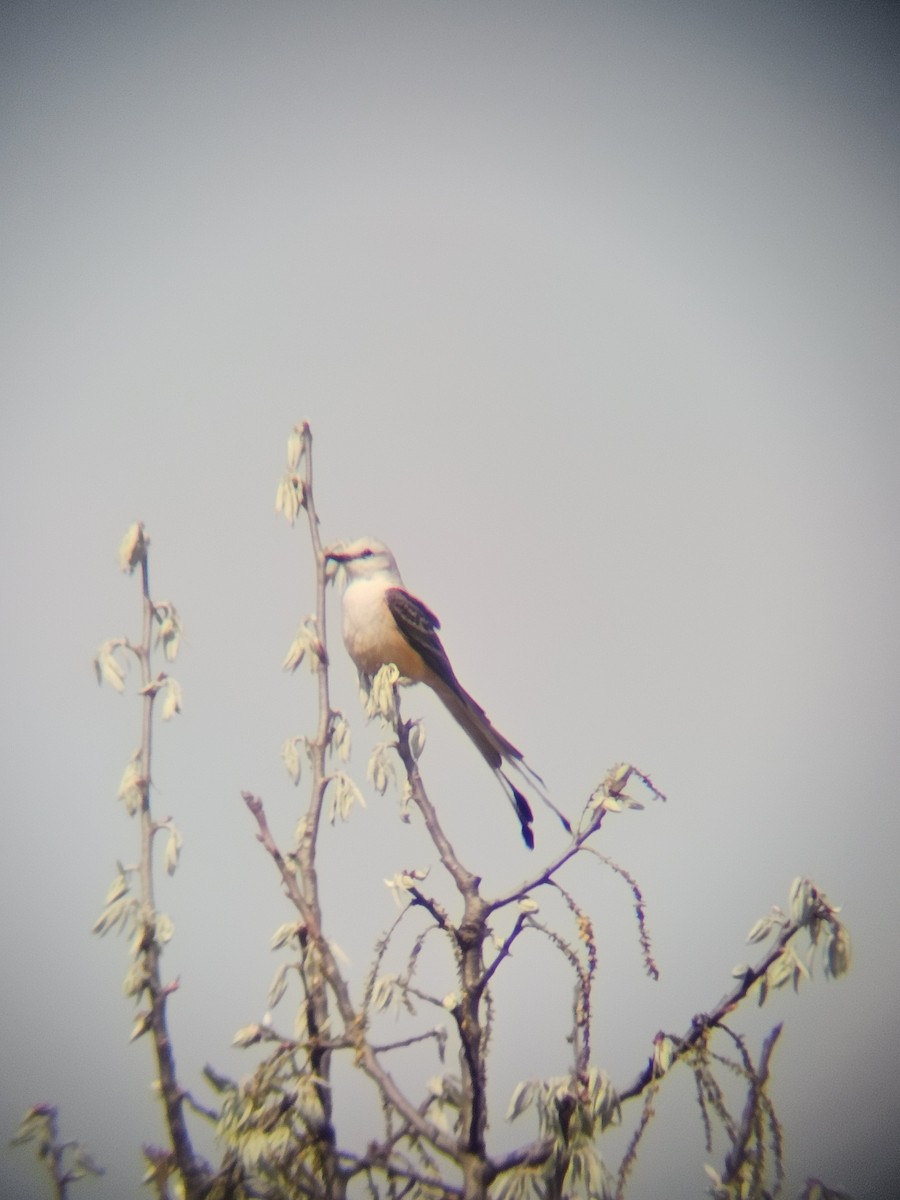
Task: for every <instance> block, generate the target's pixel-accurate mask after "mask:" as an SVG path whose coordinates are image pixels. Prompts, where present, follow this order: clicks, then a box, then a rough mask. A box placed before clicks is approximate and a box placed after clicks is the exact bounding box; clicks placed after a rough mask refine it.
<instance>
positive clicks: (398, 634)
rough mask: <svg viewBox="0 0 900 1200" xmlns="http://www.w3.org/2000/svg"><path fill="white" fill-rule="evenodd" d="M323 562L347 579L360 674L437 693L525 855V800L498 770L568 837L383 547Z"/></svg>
mask: <svg viewBox="0 0 900 1200" xmlns="http://www.w3.org/2000/svg"><path fill="white" fill-rule="evenodd" d="M328 557H329V558H332V559H334V560H335V562H339V563H343V564H344V566H345V567H346V570H347V575H348V577H349V581H348V583H347V589H346V591H345V592H344V605H343V635H344V645H345V646H346V647H347V652H348V654H349V655H350V657H351V658H352V659H353V661H354V663H355V664H356V666H357V668H358V670H359V672H360V674H361V675H364V676H366V677H367V678H369V679H371V678H372V676H374V675H375V674H376V673H377V671H378V670H379V668H381V667H383V666H384V665H385V664H386V663H395V664H396V666H397V669H398V670H399V672H400V674H401V675H404V676H406V678H407V679H411V680H412V681H413V682H414V683H425V684H427V685H428V687H430V688H431V689H432V690H433V691H434V692H436V693H437V694H438V696H439V697H440V698H441V700H442V701H443V702H444V704H445V705H446V707H447V708H448V709H449V711H450V713H451V715H452V716H453V717H455V718H456V720H457V722H458V723H459V724H460V725H461V726H462V728H463V729H464V730H465V732H466V733H467V734H468V735H469V737H470V738H471V739H472V741H473V742H474V743H475V745H476V746H477V747H478V750H479V751H480V753H481V755H482V757H483V758H484V759H485V761H486V762H487V764H488V766H489V767H490V768H491V770H492V771H493V772H494V774H495V775H496V776H497V779H498V780H499V782H500V785H501V786H502V788H503V790H504V792H505V793H506V797H507V799H508V800H509V802H510V803H511V804H512V806H513V810H514V811H515V814H516V816H517V817H518V819H519V824H520V826H521V827H522V837H523V838H524V839H525V844H526V845H527V846H528V847H529V849H531V848H533V847H534V834H533V833H532V830H531V825H532V822H533V820H534V816H533V814H532V811H531V806H530V805H529V803H528V801H527V800H526V799H525V797H524V796H523V795H522V793H521V792H520V791H519V789H518V788H517V787H516V786H515V785H514V784H513V783H512V781H511V780H510V779H509V777H508V776H507V775H506V774H505V772H504V771H503V770H502V767H503V764H504V763H506V764H508V765H509V766H511V767H512V768H513V769H514V770H516V771H518V772H519V773H520V774H521V775H522V776H523V778H525V779H526V780H527V781H528V783H529V784H530V785H531V787H532V788H533V789H534V790H535V791H536V792H537V794H538V795H539V796H540V797H541V799H542V800H543V801H544V803H545V804H547V805H549V807H550V808H552V809H553V811H554V812H555V813H556V815H557V816H558V817H559V819H560V820H561V821H562V823H563V825H564V826H565V827H566V829H568V830H569V832H570V833H571V827H570V825H569V822H568V821H567V820H566V818H565V817H564V816H563V815H562V813H561V812H559V810H558V809H557V808H556V807H555V806H554V805H553V804H551V803H550V800H549V799H548V798H547V796H546V795H545V794H544V791H543V787H544V783H543V780H542V779H541V777H540V776H539V775H537V774H535V772H534V771H532V770H531V768H530V767H529V766H528V765H527V764H526V762H525V759H524V758H523V757H522V753H521V751H519V750H517V749H516V747H515V746H514V745H513V744H512V742H508V741H507V740H506V738H505V737H504V736H503V734H502V733H499V732H498V731H497V730H496V729H495V728H494V726H493V725H492V724H491V722H490V721H489V720H488V717H487V714H486V713H485V711H484V709H483V708H482V707H481V706H480V705H479V704H476V702H475V701H474V700H473V699H472V697H471V696H470V695H469V693H468V692H467V691H466V690H465V688H464V687H463V686H462V684H461V683H460V682H459V680H458V679H457V678H456V675H455V673H454V671H453V668H452V667H451V665H450V660H449V659H448V658H447V654H446V652H445V650H444V647H443V646H442V645H441V639H440V638H439V637H438V634H437V631H438V629H439V628H440V621H438V619H437V617H436V616H435V615H434V613H433V612H432V611H431V609H429V608H426V606H425V605H424V604H423V603H422V601H421V600H418V599H417V598H416V597H415V596H413V595H411V594H410V593H409V592H408V591H407V590H406V588H404V586H403V580H402V579H401V578H400V572H399V571H398V570H397V564H396V562H395V561H394V556H393V554H391V552H390V550H388V548H387V546H385V545H384V544H383V543H382V542H377V541H375V540H374V539H372V538H360V539H359V541H356V542H351V543H350V545H348V546H343V547H340V548H337V547H335V548H334V549H332V550H329V551H328Z"/></svg>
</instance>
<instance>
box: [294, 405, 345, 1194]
mask: <svg viewBox="0 0 900 1200" xmlns="http://www.w3.org/2000/svg"><path fill="white" fill-rule="evenodd" d="M300 436H301V445H302V451H301V458H302V462H303V469H304V478H303V497H304V507H305V509H306V517H307V522H308V525H309V536H310V540H311V542H312V548H313V557H314V559H315V564H316V631H317V636H318V639H319V644H318V646H317V648H316V657H315V663H316V678H317V683H318V693H319V695H318V700H319V715H318V725H317V728H316V736H315V737H314V738H313V739H312V740H311V741H310V742H309V756H310V765H311V768H312V787H311V795H310V805H309V809H308V812H307V816H306V825H305V828H304V831H303V834H302V836H301V837H300V839H299V844H298V846H297V863H298V865H299V867H300V879H301V886H302V889H303V898H304V902H305V905H306V908H307V911H308V913H309V915H310V916H311V917H312V919H313V922H314V926H315V928H316V929H317V930H319V931H320V930H321V926H322V912H321V906H320V902H319V877H318V872H317V870H316V848H317V846H318V835H319V823H320V821H321V818H322V805H323V802H324V798H325V788H326V786H327V772H326V762H325V758H326V754H327V752H328V745H329V739H330V732H331V720H332V711H331V697H330V694H329V684H328V658H327V654H326V650H325V647H326V645H327V639H326V625H325V622H326V610H325V584H326V578H325V554H324V551H323V549H322V542H321V539H320V537H319V518H318V516H317V515H316V509H315V503H314V500H313V462H312V430H311V429H310V427H309V425H308V424H307V423H305V422H304V424H303V426H302V429H301V431H300ZM319 941H320V942H321V935H320V939H319ZM318 944H319V943H315V945H316V946H318ZM309 962H310V970H309V972H308V973H307V976H306V982H307V992H308V1000H309V1003H308V1005H307V1010H306V1011H307V1015H306V1022H307V1032H308V1034H309V1039H310V1042H311V1044H312V1050H311V1053H310V1067H311V1069H312V1072H313V1074H314V1076H315V1077H316V1079H317V1080H319V1081H320V1082H317V1084H316V1091H317V1094H318V1098H319V1103H320V1105H321V1107H322V1114H323V1122H322V1126H321V1128H320V1130H319V1132H320V1135H321V1144H322V1146H323V1153H322V1155H321V1162H320V1165H321V1169H322V1174H323V1177H324V1178H323V1182H324V1184H325V1187H326V1191H327V1194H328V1195H329V1197H330V1198H331V1197H333V1198H334V1200H338V1197H340V1196H341V1195H343V1193H344V1190H345V1183H344V1181H343V1178H342V1176H341V1174H340V1170H339V1167H338V1162H337V1158H336V1144H337V1139H336V1134H335V1129H334V1122H333V1098H332V1088H331V1059H332V1052H331V1049H330V1048H329V1047H328V1045H327V1044H325V1042H324V1041H323V1038H324V1037H325V1036H326V1030H327V1029H328V1025H329V1012H328V993H327V989H326V984H325V979H324V978H323V975H322V974H321V972H320V969H319V967H318V965H317V964H316V960H315V955H313V956H311V958H310V959H309Z"/></svg>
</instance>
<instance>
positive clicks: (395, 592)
mask: <svg viewBox="0 0 900 1200" xmlns="http://www.w3.org/2000/svg"><path fill="white" fill-rule="evenodd" d="M384 598H385V601H386V602H387V606H388V608H389V609H390V613H391V616H392V617H393V618H394V622H395V624H396V626H397V628H398V629H399V630H400V632H401V633H402V634H403V636H404V637H405V638H406V640H407V641H408V642H409V644H410V645H411V646H412V648H413V649H414V650H415V651H416V652H417V653H418V654H420V655H421V656H422V661H423V662H424V663H425V665H426V666H427V667H428V668H429V669H430V670H432V671H433V672H434V673H435V675H437V677H438V679H440V680H441V682H442V683H445V684H446V685H447V687H449V688H452V689H453V690H454V691H462V689H461V687H460V685H459V680H458V679H457V678H456V675H455V674H454V673H453V668H452V667H451V666H450V660H449V658H448V657H447V652H446V650H445V649H444V647H443V645H442V644H441V639H440V638H439V637H438V635H437V631H438V629H440V627H441V623H440V621H439V620H438V619H437V617H436V616H435V615H434V613H433V612H432V611H431V609H430V608H428V607H427V606H426V605H424V604H423V603H422V601H421V600H419V599H417V598H416V597H415V596H413V595H411V594H410V593H409V592H408V591H406V589H405V588H399V587H392V588H388V589H387V591H386V592H385V593H384Z"/></svg>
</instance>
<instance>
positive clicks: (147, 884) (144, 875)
mask: <svg viewBox="0 0 900 1200" xmlns="http://www.w3.org/2000/svg"><path fill="white" fill-rule="evenodd" d="M141 601H142V614H143V622H142V625H143V628H142V637H141V645H140V647H138V648H137V657H138V659H139V661H140V664H141V682H142V685H143V699H144V704H143V712H142V719H141V762H142V764H143V786H142V797H141V809H140V819H141V861H140V887H141V896H140V903H141V918H140V920H141V928H142V930H143V937H142V945H141V953H142V954H143V957H144V965H145V969H146V973H147V993H148V995H149V998H150V1013H149V1027H150V1032H151V1034H152V1037H153V1045H154V1049H155V1051H156V1061H157V1069H158V1074H159V1086H160V1095H161V1098H162V1103H163V1109H164V1111H165V1118H166V1124H167V1126H168V1129H169V1137H170V1139H171V1142H172V1152H173V1154H174V1157H175V1162H176V1163H177V1165H178V1170H179V1172H180V1173H181V1177H182V1179H183V1180H184V1186H185V1193H186V1195H187V1197H188V1200H200V1197H202V1196H203V1195H204V1194H205V1192H206V1171H205V1169H204V1168H203V1166H201V1164H200V1162H199V1161H198V1159H197V1157H196V1155H195V1153H194V1148H193V1145H192V1143H191V1137H190V1133H189V1132H188V1127H187V1122H186V1121H185V1117H184V1108H183V1105H184V1099H185V1093H184V1091H183V1090H182V1088H181V1086H180V1084H179V1083H178V1075H177V1072H176V1069H175V1052H174V1050H173V1048H172V1042H171V1038H170V1037H169V1028H168V1019H167V1015H166V1001H167V999H168V995H169V992H170V991H171V990H172V989H171V987H166V986H164V985H163V983H162V979H161V975H160V957H161V953H162V948H161V946H160V943H159V941H158V940H157V937H156V915H157V914H156V900H155V895H154V885H153V839H154V835H155V833H156V826H155V825H154V822H153V815H152V812H151V808H150V782H151V751H152V745H153V742H152V738H153V703H154V699H155V689H154V688H152V687H151V686H150V684H151V646H152V639H153V620H154V617H155V609H154V606H153V601H152V600H151V598H150V572H149V565H148V561H147V554H146V552H145V553H144V555H143V558H142V559H141Z"/></svg>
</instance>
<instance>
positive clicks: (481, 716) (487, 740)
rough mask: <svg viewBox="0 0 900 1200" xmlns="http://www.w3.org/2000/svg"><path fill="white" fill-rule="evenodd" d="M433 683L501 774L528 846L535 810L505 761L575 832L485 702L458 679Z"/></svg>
mask: <svg viewBox="0 0 900 1200" xmlns="http://www.w3.org/2000/svg"><path fill="white" fill-rule="evenodd" d="M432 687H433V688H434V691H435V692H437V694H438V696H440V698H441V700H442V701H443V703H444V705H445V707H446V708H447V711H448V712H449V713H450V714H451V716H452V717H454V718H455V720H456V722H457V724H458V725H460V726H461V727H462V729H463V730H464V731H465V732H466V733H467V734H468V735H469V737H470V738H471V739H472V741H473V742H474V743H475V746H476V747H477V749H478V751H479V753H480V754H481V756H482V758H484V760H485V762H486V763H487V764H488V766H489V767H490V768H491V770H492V771H493V772H494V774H495V775H496V776H497V780H498V782H499V783H500V786H501V787H502V788H503V791H504V793H505V795H506V798H507V800H509V802H510V804H511V805H512V808H513V812H514V813H515V814H516V817H517V819H518V821H519V825H520V827H521V830H522V838H523V840H524V842H525V845H526V846H527V847H528V849H529V850H533V849H534V833H533V832H532V829H531V826H532V823H533V822H534V814H533V813H532V811H531V805H530V804H529V803H528V801H527V800H526V798H525V796H524V795H523V794H522V792H521V791H520V790H519V788H517V787H516V785H515V784H514V783H513V782H512V780H511V779H510V778H509V776H508V775H507V774H506V772H505V771H503V770H502V767H503V765H504V763H506V764H508V765H509V766H510V767H512V769H513V770H514V771H517V772H518V774H519V775H521V777H522V778H523V779H524V780H525V782H526V783H527V784H528V786H529V787H530V788H531V789H532V791H534V792H536V793H537V794H538V796H540V798H541V800H543V802H544V803H545V804H546V805H547V807H548V808H549V809H551V811H552V812H553V813H555V814H556V816H557V817H558V818H559V821H560V822H561V824H562V826H563V828H564V829H565V830H566V832H567V833H571V832H572V826H571V825H570V824H569V822H568V821H567V819H566V818H565V816H564V815H563V814H562V813H561V812H560V811H559V809H558V808H557V807H556V805H555V804H554V803H553V802H552V801H551V800H550V798H549V796H548V795H547V792H546V785H545V784H544V781H543V779H541V777H540V775H538V773H537V772H536V771H533V770H532V769H531V767H529V766H528V764H527V763H526V762H525V759H524V757H523V755H522V752H521V750H517V749H516V747H515V746H514V745H513V744H512V742H510V741H508V740H507V739H506V738H505V737H504V736H503V734H502V733H500V732H499V730H497V729H495V728H494V726H493V725H492V724H491V722H490V719H489V717H488V715H487V713H486V712H485V711H484V709H483V708H482V707H481V705H480V704H478V703H476V701H475V700H473V699H472V697H471V696H470V695H469V693H468V692H467V691H466V690H465V689H464V688H462V687H461V686H460V685H459V684H458V683H457V685H456V687H450V686H449V685H448V684H447V683H445V682H444V680H440V679H439V680H435V681H434V683H432Z"/></svg>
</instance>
